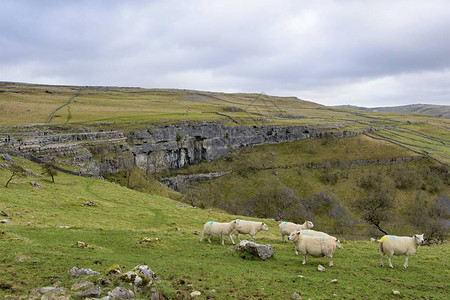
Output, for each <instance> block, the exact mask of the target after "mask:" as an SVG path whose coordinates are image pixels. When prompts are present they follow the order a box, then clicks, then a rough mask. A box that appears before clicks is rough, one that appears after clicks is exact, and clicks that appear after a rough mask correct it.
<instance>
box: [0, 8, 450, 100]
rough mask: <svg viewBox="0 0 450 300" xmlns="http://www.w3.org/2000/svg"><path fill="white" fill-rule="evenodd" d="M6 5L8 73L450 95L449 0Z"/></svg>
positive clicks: (3, 56) (214, 86) (55, 79)
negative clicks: (449, 72) (445, 76)
mask: <svg viewBox="0 0 450 300" xmlns="http://www.w3.org/2000/svg"><path fill="white" fill-rule="evenodd" d="M0 4H1V7H2V9H1V10H0V31H1V32H2V35H1V36H0V44H1V47H0V64H1V65H2V69H1V70H0V80H15V81H30V82H41V83H44V82H42V80H47V81H51V82H49V83H58V84H82V85H100V84H101V85H121V86H143V87H173V88H195V89H203V90H220V91H236V92H237V91H242V92H260V91H264V92H266V93H269V94H270V93H276V94H279V95H287V94H289V93H294V94H290V95H295V96H298V97H299V98H306V97H305V95H306V96H307V97H310V96H312V97H314V98H312V99H311V100H313V101H314V100H315V101H319V102H320V101H322V102H323V103H327V102H329V103H331V102H335V101H337V100H339V101H342V102H341V104H343V103H353V104H358V103H357V102H358V101H359V102H367V101H369V99H370V101H382V100H383V99H380V97H384V100H385V101H399V102H400V101H410V99H413V97H412V96H413V95H424V96H426V95H429V96H431V95H434V96H432V97H431V98H433V99H434V101H441V103H442V101H445V100H443V99H448V97H449V91H448V88H446V84H448V82H447V81H445V80H437V78H436V75H433V74H446V71H445V70H448V69H449V68H450V56H449V55H448V53H450V40H449V39H448V38H447V31H448V28H450V18H448V15H450V3H449V2H448V1H426V2H425V1H420V2H419V1H418V2H414V3H413V4H412V3H411V1H370V2H363V1H338V0H336V1H331V0H330V1H320V2H318V1H317V2H316V1H286V2H281V3H280V2H278V1H250V2H243V3H242V2H238V1H213V2H211V1H127V2H123V1H12V0H11V1H7V0H0ZM405 74H406V75H408V76H405ZM437 77H439V78H440V76H437ZM383 78H389V80H385V79H383ZM408 82H411V83H413V84H414V85H415V88H414V89H411V88H409V84H408ZM425 82H426V83H427V85H425V84H424V83H425ZM374 86H375V87H376V88H374ZM430 87H432V88H430ZM380 89H382V90H385V91H386V92H383V93H380V92H379V90H380ZM389 89H392V91H391V92H388V91H387V90H389ZM413 92H414V93H415V94H413ZM302 93H303V94H302ZM333 93H336V94H335V95H333ZM352 93H353V94H352ZM374 93H375V94H377V93H378V97H376V96H375V95H374ZM343 94H345V95H347V96H346V98H343V97H342V95H343ZM310 98H311V97H310ZM388 99H389V100H388ZM346 101H347V102H346ZM348 101H353V102H348ZM449 102H450V100H449ZM408 103H411V102H408ZM372 106H377V104H374V105H372Z"/></svg>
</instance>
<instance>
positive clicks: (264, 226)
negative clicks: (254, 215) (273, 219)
mask: <svg viewBox="0 0 450 300" xmlns="http://www.w3.org/2000/svg"><path fill="white" fill-rule="evenodd" d="M261 230H264V231H269V227H267V225H266V223H262V222H261Z"/></svg>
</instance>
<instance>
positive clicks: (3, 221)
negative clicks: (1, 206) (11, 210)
mask: <svg viewBox="0 0 450 300" xmlns="http://www.w3.org/2000/svg"><path fill="white" fill-rule="evenodd" d="M0 223H3V224H10V223H11V221H10V220H7V219H3V220H0Z"/></svg>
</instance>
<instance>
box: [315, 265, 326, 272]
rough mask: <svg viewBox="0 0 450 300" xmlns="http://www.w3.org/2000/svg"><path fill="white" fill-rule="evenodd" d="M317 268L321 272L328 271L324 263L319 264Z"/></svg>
mask: <svg viewBox="0 0 450 300" xmlns="http://www.w3.org/2000/svg"><path fill="white" fill-rule="evenodd" d="M317 270H319V271H320V272H325V271H326V269H325V267H324V266H322V265H318V266H317Z"/></svg>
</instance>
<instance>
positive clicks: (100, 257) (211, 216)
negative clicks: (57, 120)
mask: <svg viewBox="0 0 450 300" xmlns="http://www.w3.org/2000/svg"><path fill="white" fill-rule="evenodd" d="M16 161H20V162H21V163H22V164H23V166H24V167H26V168H28V169H31V170H32V171H33V172H34V174H39V172H40V169H39V167H38V166H37V165H35V164H32V163H30V162H26V161H22V160H20V159H17V158H16ZM8 178H9V171H7V170H6V169H4V168H2V169H0V182H1V183H2V184H4V182H6V180H7V179H8ZM30 180H33V181H36V182H38V183H39V184H40V185H41V186H42V188H41V189H38V188H35V187H32V186H31V185H30V184H29V181H30ZM55 180H56V182H55V183H51V182H50V180H49V179H48V178H45V177H41V176H40V175H31V176H29V177H28V178H22V179H14V180H13V181H12V184H10V186H9V187H8V188H5V187H4V186H2V187H1V188H0V210H1V211H4V212H6V213H7V214H8V215H9V217H8V218H7V219H9V220H11V222H12V223H11V224H0V226H1V227H0V233H1V234H0V249H1V253H2V257H1V260H0V298H7V297H19V296H20V295H27V294H28V293H29V292H30V291H31V290H32V289H34V288H37V287H40V286H46V285H51V284H52V283H54V282H56V281H62V284H63V286H65V287H67V288H70V286H71V284H72V283H73V282H74V281H75V280H74V279H71V280H69V279H68V277H67V274H68V271H69V270H70V268H72V267H73V266H78V267H84V268H92V269H93V270H96V271H99V272H101V273H102V272H104V270H106V269H107V268H108V267H109V266H111V265H113V264H119V265H120V266H122V267H123V268H124V269H125V270H130V269H132V268H133V267H134V266H135V265H137V264H143V263H145V264H148V265H149V266H150V267H151V268H152V269H153V270H154V271H155V272H156V274H157V275H158V276H159V278H160V279H162V284H161V286H160V287H159V288H160V289H161V290H162V291H163V293H165V294H166V295H167V296H168V297H170V298H174V297H176V295H177V293H178V297H180V298H185V297H188V296H189V294H190V292H192V291H194V290H198V291H201V292H202V295H201V296H200V299H206V298H207V297H210V298H215V299H230V298H234V299H288V298H289V297H290V295H291V294H292V293H293V292H298V293H300V294H301V295H303V297H304V298H306V299H308V298H311V299H332V298H336V297H337V298H341V299H391V298H392V299H394V298H398V297H400V298H403V299H417V298H423V299H447V298H448V295H449V293H450V283H449V281H448V278H449V277H450V259H449V258H450V247H449V245H448V244H444V245H441V246H433V247H420V248H419V249H418V253H417V254H416V255H415V256H413V257H412V258H411V259H410V263H409V268H408V269H406V270H405V269H403V267H402V265H403V258H402V257H395V258H394V259H393V264H394V267H395V268H394V269H392V270H391V269H389V268H387V267H385V268H380V267H379V254H378V245H377V244H376V243H370V242H366V241H346V240H343V249H337V250H336V252H335V259H334V262H335V267H333V268H327V271H326V272H323V273H322V272H318V271H317V265H318V264H322V265H324V266H326V265H327V260H326V259H324V258H309V260H308V264H307V265H305V266H303V265H301V257H296V256H295V255H294V251H293V250H294V249H293V245H292V244H291V243H286V244H283V243H282V242H281V239H280V237H279V234H278V229H277V222H275V221H271V220H265V222H266V223H267V224H268V225H269V228H270V231H269V232H267V233H262V234H260V235H259V236H258V242H260V243H270V244H272V245H273V247H274V250H275V257H274V258H273V259H271V260H268V261H247V260H243V259H241V258H239V257H238V256H237V255H236V254H234V253H232V252H231V251H230V248H231V244H230V242H228V241H227V243H226V245H225V247H222V246H221V245H220V244H219V240H218V239H213V244H211V245H209V244H208V243H207V242H204V243H199V236H197V235H194V234H193V233H192V232H193V231H194V230H199V231H201V230H202V227H203V224H204V223H205V222H206V221H209V220H215V221H229V220H232V219H234V218H237V216H233V215H229V214H225V213H223V212H220V211H218V210H202V209H197V208H193V207H190V206H188V205H182V204H181V203H179V202H177V201H173V200H170V199H168V198H164V197H159V196H154V195H149V194H144V193H140V192H136V191H133V190H129V189H126V188H124V187H121V186H119V185H116V184H112V183H110V182H107V181H102V180H98V179H91V178H81V177H76V176H71V175H67V174H60V175H58V176H57V177H56V178H55ZM86 201H94V202H95V203H96V204H97V205H98V206H94V207H89V206H83V205H82V203H84V202H86ZM5 218H6V217H5ZM29 222H30V224H29ZM59 226H70V228H69V229H64V228H59ZM177 228H180V231H178V230H176V229H177ZM317 229H320V228H317ZM144 236H147V237H152V238H155V237H158V238H160V239H161V241H160V242H159V243H150V244H148V245H146V246H143V245H139V243H138V241H139V239H140V238H141V237H144ZM77 241H83V242H86V243H88V244H90V245H92V247H91V248H86V249H81V248H77V247H76V245H75V244H76V243H77ZM298 275H302V276H304V277H303V278H300V277H298ZM103 277H105V275H103ZM94 279H95V278H92V279H91V280H94ZM332 279H338V282H337V284H331V283H330V281H331V280H332ZM213 290H215V292H213ZM391 290H398V291H400V293H401V295H400V296H394V295H392V294H391Z"/></svg>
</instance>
